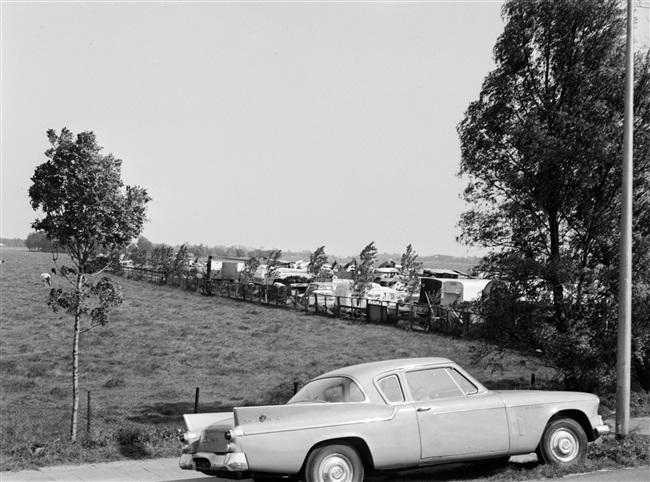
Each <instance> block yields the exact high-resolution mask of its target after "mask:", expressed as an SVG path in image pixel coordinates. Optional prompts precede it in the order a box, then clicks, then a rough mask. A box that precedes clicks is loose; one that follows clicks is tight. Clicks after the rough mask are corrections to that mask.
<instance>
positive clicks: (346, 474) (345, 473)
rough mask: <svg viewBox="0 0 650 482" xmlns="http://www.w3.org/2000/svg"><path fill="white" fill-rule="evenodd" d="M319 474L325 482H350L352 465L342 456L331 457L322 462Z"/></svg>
mask: <svg viewBox="0 0 650 482" xmlns="http://www.w3.org/2000/svg"><path fill="white" fill-rule="evenodd" d="M318 473H319V474H320V480H322V481H323V482H350V481H351V480H352V474H353V470H352V464H351V463H350V461H349V460H348V459H347V457H344V456H343V455H341V454H334V455H330V456H329V457H327V458H326V459H324V460H323V461H322V462H321V464H320V470H319V471H318Z"/></svg>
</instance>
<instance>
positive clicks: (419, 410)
mask: <svg viewBox="0 0 650 482" xmlns="http://www.w3.org/2000/svg"><path fill="white" fill-rule="evenodd" d="M429 410H431V407H418V412H428V411H429Z"/></svg>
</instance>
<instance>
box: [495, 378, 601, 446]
mask: <svg viewBox="0 0 650 482" xmlns="http://www.w3.org/2000/svg"><path fill="white" fill-rule="evenodd" d="M497 393H499V395H501V397H502V398H503V401H504V404H505V406H506V411H507V414H508V423H509V425H510V427H509V429H510V452H511V454H513V455H516V454H524V453H530V452H532V451H534V450H535V448H536V447H537V445H538V444H539V442H540V440H541V438H542V434H543V433H544V429H545V428H546V425H547V424H548V422H549V421H550V420H551V419H552V418H553V417H555V416H557V415H562V414H564V416H566V417H569V418H573V419H575V420H576V421H578V422H580V424H581V425H582V426H583V428H584V429H585V433H586V434H587V438H588V440H593V429H594V428H595V427H596V426H597V425H598V424H599V421H600V417H599V416H598V403H599V400H598V397H597V396H595V395H592V394H588V393H579V392H551V391H535V390H512V391H500V392H497Z"/></svg>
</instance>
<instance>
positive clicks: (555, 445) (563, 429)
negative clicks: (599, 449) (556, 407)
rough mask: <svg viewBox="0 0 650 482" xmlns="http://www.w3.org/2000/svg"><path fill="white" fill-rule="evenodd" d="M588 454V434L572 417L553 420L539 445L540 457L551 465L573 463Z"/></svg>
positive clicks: (538, 453)
mask: <svg viewBox="0 0 650 482" xmlns="http://www.w3.org/2000/svg"><path fill="white" fill-rule="evenodd" d="M586 455H587V436H586V435H585V431H584V430H583V429H582V426H580V424H579V423H578V422H576V421H575V420H573V419H570V418H558V419H556V420H552V421H551V422H549V424H548V425H547V426H546V429H545V430H544V434H543V435H542V440H541V442H540V443H539V447H537V456H538V457H539V459H540V460H541V461H542V462H544V463H546V464H551V465H573V464H576V463H578V462H580V461H581V460H583V459H584V458H585V457H586Z"/></svg>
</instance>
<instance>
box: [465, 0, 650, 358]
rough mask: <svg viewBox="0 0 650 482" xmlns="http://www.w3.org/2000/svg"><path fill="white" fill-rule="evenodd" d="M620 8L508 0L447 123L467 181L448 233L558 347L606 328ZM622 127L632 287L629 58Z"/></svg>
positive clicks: (643, 161)
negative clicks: (476, 83) (473, 90)
mask: <svg viewBox="0 0 650 482" xmlns="http://www.w3.org/2000/svg"><path fill="white" fill-rule="evenodd" d="M622 7H623V5H622V4H621V2H619V1H617V0H605V1H603V0H585V1H581V2H576V1H572V0H556V1H527V0H510V1H507V2H506V3H505V4H504V6H503V10H502V13H503V17H504V19H505V21H506V25H505V28H504V32H503V34H502V35H501V36H500V37H499V39H498V41H497V43H496V45H495V47H494V58H495V63H496V69H495V70H494V71H492V72H491V73H489V75H488V76H487V77H486V79H485V81H484V83H483V86H482V89H481V93H480V96H479V99H478V100H477V101H475V102H472V103H471V105H470V106H469V108H468V110H467V112H466V115H465V118H464V120H463V121H462V122H461V123H460V124H459V126H458V133H459V136H460V141H461V153H462V158H461V166H460V167H461V168H460V174H461V175H466V176H467V177H468V179H469V183H468V186H467V188H466V189H465V191H464V193H463V196H464V198H465V200H466V201H468V202H469V203H470V205H471V206H472V208H471V209H470V210H469V211H467V212H465V213H464V214H463V215H462V217H461V222H460V226H461V228H462V235H461V237H460V238H461V240H462V241H464V242H466V243H468V244H473V245H480V246H485V247H491V248H495V251H494V252H493V254H492V255H491V256H489V257H488V259H487V261H486V263H485V265H484V268H485V269H486V270H488V272H489V273H490V274H491V276H494V277H498V278H500V279H502V280H505V281H508V282H509V283H510V286H511V287H512V286H514V287H516V289H517V290H518V297H519V299H524V298H525V299H527V300H536V301H539V302H542V303H547V306H548V308H549V309H548V310H546V309H544V310H541V312H540V316H543V317H544V318H545V320H546V321H547V322H548V323H549V325H550V326H551V327H552V329H551V331H550V332H549V333H547V335H546V337H545V338H544V339H545V340H547V339H548V337H553V336H557V335H558V333H559V334H563V336H567V337H568V338H567V344H568V346H569V345H571V343H574V342H575V341H576V340H577V339H578V338H580V336H581V335H585V333H587V332H588V333H589V336H586V338H584V339H585V340H587V341H588V340H593V339H594V337H601V339H602V337H603V336H605V335H607V337H609V336H610V335H611V334H612V333H615V329H614V328H615V323H616V316H615V307H616V293H617V292H618V262H619V261H618V259H619V252H618V250H619V234H620V227H619V224H620V215H621V214H620V203H621V184H622V181H621V165H622V158H623V154H622V143H623V132H622V126H623V116H624V108H623V102H624V95H623V92H624V75H625V74H624V65H625V63H624V53H625V48H624V42H625V11H624V10H623V9H622ZM633 123H634V146H635V148H634V202H635V211H634V258H635V262H634V265H635V267H636V271H635V285H636V286H637V287H640V286H642V285H644V284H646V286H647V282H648V277H647V270H646V273H645V274H644V273H642V270H641V269H640V265H638V263H639V262H643V260H644V259H646V260H647V257H648V250H649V242H648V234H649V231H650V215H649V214H648V213H649V210H648V207H649V205H648V203H649V200H648V198H649V193H650V176H649V172H650V56H649V55H648V54H646V55H645V56H643V55H638V56H637V59H636V72H635V103H634V120H633ZM638 292H639V291H638V290H637V293H638ZM646 297H647V295H646ZM637 301H639V302H640V301H641V300H639V299H638V298H637ZM635 313H636V314H635V315H634V316H635V323H636V325H637V327H638V328H639V327H642V326H646V327H647V326H648V325H647V317H648V315H647V311H646V313H645V314H643V313H641V312H638V311H636V312H635ZM605 320H607V321H605ZM549 325H546V324H544V325H543V326H544V327H549ZM612 329H614V331H612ZM538 334H539V333H538ZM539 336H540V337H541V335H539ZM540 339H541V338H540ZM538 341H539V340H538ZM587 341H585V343H587ZM587 345H589V343H587ZM591 346H592V348H593V343H591ZM647 348H648V347H647V345H646V347H645V348H644V349H647ZM549 351H550V350H549ZM597 351H598V350H596V352H597ZM574 352H575V350H574ZM559 356H560V355H559V354H558V357H559ZM593 356H594V357H595V358H597V356H596V355H595V354H594V355H593ZM646 356H647V353H646ZM567 365H568V364H567Z"/></svg>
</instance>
